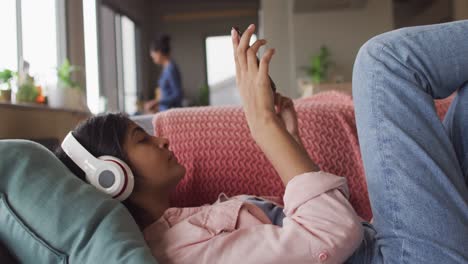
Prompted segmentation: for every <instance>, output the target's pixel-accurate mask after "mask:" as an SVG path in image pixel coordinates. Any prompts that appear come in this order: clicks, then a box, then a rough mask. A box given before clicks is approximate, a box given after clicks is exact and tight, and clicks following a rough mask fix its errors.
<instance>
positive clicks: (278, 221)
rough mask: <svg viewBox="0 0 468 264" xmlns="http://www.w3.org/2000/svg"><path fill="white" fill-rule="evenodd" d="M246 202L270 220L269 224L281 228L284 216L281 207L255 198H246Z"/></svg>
mask: <svg viewBox="0 0 468 264" xmlns="http://www.w3.org/2000/svg"><path fill="white" fill-rule="evenodd" d="M245 201H246V202H249V203H252V204H254V205H256V206H257V207H259V208H260V209H262V211H263V212H264V213H265V214H266V215H267V216H268V218H270V220H271V222H272V223H273V224H274V225H277V226H281V227H282V226H283V219H284V218H285V217H286V215H285V214H284V212H283V207H280V206H277V205H275V204H274V203H272V202H269V201H266V200H263V199H260V198H257V197H254V196H253V197H248V198H247V199H246V200H245Z"/></svg>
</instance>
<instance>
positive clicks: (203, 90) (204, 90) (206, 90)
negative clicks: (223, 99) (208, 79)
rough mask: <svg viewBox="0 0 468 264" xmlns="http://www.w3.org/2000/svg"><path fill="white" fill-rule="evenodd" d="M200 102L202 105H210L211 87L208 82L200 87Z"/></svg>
mask: <svg viewBox="0 0 468 264" xmlns="http://www.w3.org/2000/svg"><path fill="white" fill-rule="evenodd" d="M198 104H199V105H200V106H207V105H210V87H209V86H208V84H204V85H202V86H201V87H200V92H199V94H198Z"/></svg>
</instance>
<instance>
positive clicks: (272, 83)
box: [234, 27, 276, 93]
mask: <svg viewBox="0 0 468 264" xmlns="http://www.w3.org/2000/svg"><path fill="white" fill-rule="evenodd" d="M234 29H235V30H236V31H237V34H239V38H240V37H241V36H242V31H240V30H239V28H238V27H234ZM259 64H260V60H259V59H258V57H257V65H259ZM268 78H270V85H271V89H272V90H273V93H276V84H275V82H273V80H272V79H271V77H270V75H268Z"/></svg>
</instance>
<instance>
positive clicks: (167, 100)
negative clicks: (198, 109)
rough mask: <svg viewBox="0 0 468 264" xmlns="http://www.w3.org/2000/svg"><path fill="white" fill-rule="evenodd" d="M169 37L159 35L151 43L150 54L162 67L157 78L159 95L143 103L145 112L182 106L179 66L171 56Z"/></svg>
mask: <svg viewBox="0 0 468 264" xmlns="http://www.w3.org/2000/svg"><path fill="white" fill-rule="evenodd" d="M170 52H171V46H170V37H169V36H168V35H166V34H163V35H161V36H160V37H159V38H157V39H156V40H155V41H153V42H152V43H151V47H150V56H151V58H152V59H153V62H154V63H155V64H157V65H161V66H162V67H163V69H162V72H161V76H160V77H159V80H158V88H157V90H158V91H159V96H157V97H156V98H155V99H154V100H151V101H148V102H146V103H145V105H144V108H145V112H149V113H155V112H158V111H165V110H168V109H170V108H173V107H181V106H182V98H183V92H182V81H181V76H180V72H179V68H178V66H177V64H176V63H175V62H174V60H173V59H172V58H171V53H170Z"/></svg>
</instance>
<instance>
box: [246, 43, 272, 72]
mask: <svg viewBox="0 0 468 264" xmlns="http://www.w3.org/2000/svg"><path fill="white" fill-rule="evenodd" d="M266 43H267V41H266V40H264V39H259V40H257V41H255V43H254V44H253V45H252V46H251V47H250V48H249V49H247V63H248V68H249V70H251V69H252V70H255V72H256V71H257V70H258V58H257V52H258V49H260V47H261V46H263V45H265V44H266Z"/></svg>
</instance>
